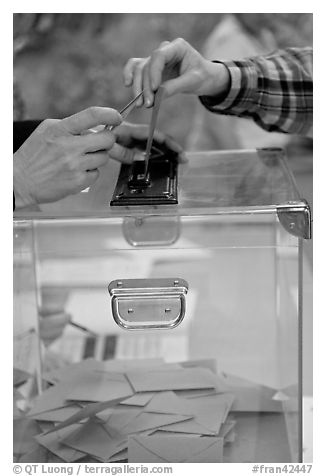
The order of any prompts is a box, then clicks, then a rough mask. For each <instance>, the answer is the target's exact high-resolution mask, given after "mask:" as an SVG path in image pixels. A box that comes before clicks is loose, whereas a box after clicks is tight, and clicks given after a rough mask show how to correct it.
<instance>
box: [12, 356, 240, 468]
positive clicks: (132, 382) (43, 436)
mask: <svg viewBox="0 0 326 476" xmlns="http://www.w3.org/2000/svg"><path fill="white" fill-rule="evenodd" d="M45 378H46V380H47V381H48V382H49V383H50V384H51V385H50V386H49V388H48V389H47V390H45V391H44V392H43V393H42V395H40V396H38V397H37V398H36V399H35V401H34V403H33V406H32V408H31V410H30V411H29V413H28V418H29V419H32V420H34V421H35V422H36V423H37V424H38V425H39V427H40V433H39V434H37V435H34V440H35V441H36V442H37V444H38V445H40V446H41V447H43V448H46V449H47V450H48V451H49V452H50V453H51V454H53V455H55V457H57V458H59V460H62V461H65V462H73V461H77V460H81V461H100V462H114V461H126V460H128V461H129V462H144V463H146V462H222V460H223V446H224V444H225V443H226V442H231V441H233V439H234V435H235V433H234V426H235V421H234V420H232V419H231V418H230V417H228V414H229V411H230V409H231V406H232V404H233V401H234V396H233V395H232V393H231V392H229V391H227V392H225V391H224V390H222V391H220V390H219V383H218V382H219V379H218V376H217V374H216V373H215V372H214V361H206V360H202V361H201V360H199V361H193V362H191V361H190V362H186V363H181V364H179V363H178V364H174V363H173V364H172V363H165V362H164V361H163V360H159V359H149V360H147V359H146V360H134V361H128V360H126V361H118V360H110V361H104V362H99V361H96V360H94V359H88V360H85V361H83V362H80V363H78V364H72V365H69V366H66V367H64V368H61V369H56V370H54V371H52V372H49V373H48V374H46V375H45ZM33 451H34V453H33V454H35V451H36V450H35V448H33ZM29 458H31V455H25V459H24V458H22V459H21V461H24V460H25V461H30V459H29Z"/></svg>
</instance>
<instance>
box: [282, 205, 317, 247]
mask: <svg viewBox="0 0 326 476" xmlns="http://www.w3.org/2000/svg"><path fill="white" fill-rule="evenodd" d="M277 216H278V219H279V221H280V223H281V224H282V226H283V227H284V229H285V230H286V231H287V232H288V233H290V234H291V235H294V236H297V237H298V238H304V239H305V240H310V239H311V223H312V219H311V210H310V206H309V204H308V202H307V201H306V200H301V201H300V202H288V203H287V204H284V205H278V206H277Z"/></svg>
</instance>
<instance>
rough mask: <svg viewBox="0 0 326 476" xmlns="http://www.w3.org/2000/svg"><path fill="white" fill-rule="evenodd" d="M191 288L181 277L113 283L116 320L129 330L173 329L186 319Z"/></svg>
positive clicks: (112, 299)
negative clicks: (187, 297) (187, 296)
mask: <svg viewBox="0 0 326 476" xmlns="http://www.w3.org/2000/svg"><path fill="white" fill-rule="evenodd" d="M188 288H189V286H188V283H187V282H186V281H185V280H184V279H181V278H164V279H125V280H123V279H120V280H114V281H112V282H111V283H110V284H109V286H108V290H109V293H110V296H111V307H112V315H113V318H114V320H115V322H116V323H117V324H118V325H119V326H120V327H122V328H124V329H126V330H144V329H173V328H175V327H176V326H177V325H179V324H180V323H181V322H182V320H183V318H184V316H185V312H186V294H187V292H188Z"/></svg>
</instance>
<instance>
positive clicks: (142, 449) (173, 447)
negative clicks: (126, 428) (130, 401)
mask: <svg viewBox="0 0 326 476" xmlns="http://www.w3.org/2000/svg"><path fill="white" fill-rule="evenodd" d="M222 460H223V438H218V437H198V436H170V435H168V436H138V435H133V436H130V437H129V438H128V462H129V463H222Z"/></svg>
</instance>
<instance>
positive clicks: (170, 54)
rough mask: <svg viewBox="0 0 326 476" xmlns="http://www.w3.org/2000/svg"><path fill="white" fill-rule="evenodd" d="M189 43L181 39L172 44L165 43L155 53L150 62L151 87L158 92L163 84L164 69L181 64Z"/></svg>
mask: <svg viewBox="0 0 326 476" xmlns="http://www.w3.org/2000/svg"><path fill="white" fill-rule="evenodd" d="M186 45H187V43H186V42H185V41H184V40H182V39H181V38H180V39H177V40H174V41H172V42H171V43H170V42H164V43H162V45H161V46H160V47H159V48H158V49H157V50H155V51H154V52H153V54H152V55H151V58H150V61H149V75H150V78H151V87H152V89H153V91H156V90H157V89H158V88H159V86H160V85H161V83H162V75H163V71H164V68H165V67H166V66H167V65H169V66H170V67H171V66H172V65H177V64H178V63H181V62H182V60H183V58H184V56H185V53H186V50H187V47H186Z"/></svg>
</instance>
